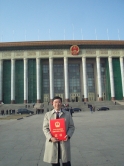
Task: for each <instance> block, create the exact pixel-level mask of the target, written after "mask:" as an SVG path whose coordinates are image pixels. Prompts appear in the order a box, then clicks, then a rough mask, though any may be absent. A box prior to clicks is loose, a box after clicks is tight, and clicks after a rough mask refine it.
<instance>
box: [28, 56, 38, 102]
mask: <svg viewBox="0 0 124 166" xmlns="http://www.w3.org/2000/svg"><path fill="white" fill-rule="evenodd" d="M36 101H37V96H36V59H29V60H28V103H36Z"/></svg>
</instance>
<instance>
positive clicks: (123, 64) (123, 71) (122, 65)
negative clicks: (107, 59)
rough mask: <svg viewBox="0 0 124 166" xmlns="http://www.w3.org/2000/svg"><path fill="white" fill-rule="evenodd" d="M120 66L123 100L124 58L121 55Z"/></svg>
mask: <svg viewBox="0 0 124 166" xmlns="http://www.w3.org/2000/svg"><path fill="white" fill-rule="evenodd" d="M120 68H121V81H122V94H123V100H124V60H123V57H120Z"/></svg>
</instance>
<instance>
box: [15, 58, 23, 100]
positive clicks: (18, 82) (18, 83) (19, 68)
mask: <svg viewBox="0 0 124 166" xmlns="http://www.w3.org/2000/svg"><path fill="white" fill-rule="evenodd" d="M15 102H16V103H24V63H23V60H16V61H15Z"/></svg>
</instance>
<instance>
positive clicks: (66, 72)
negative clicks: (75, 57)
mask: <svg viewBox="0 0 124 166" xmlns="http://www.w3.org/2000/svg"><path fill="white" fill-rule="evenodd" d="M64 77H65V102H68V101H69V86H68V85H69V83H68V58H66V57H64Z"/></svg>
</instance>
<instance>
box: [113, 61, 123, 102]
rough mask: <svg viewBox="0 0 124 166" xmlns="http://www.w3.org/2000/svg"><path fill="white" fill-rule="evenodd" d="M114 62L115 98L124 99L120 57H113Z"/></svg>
mask: <svg viewBox="0 0 124 166" xmlns="http://www.w3.org/2000/svg"><path fill="white" fill-rule="evenodd" d="M112 64H113V74H114V87H115V99H116V100H122V99H123V95H122V80H121V70H120V60H119V58H113V59H112Z"/></svg>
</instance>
